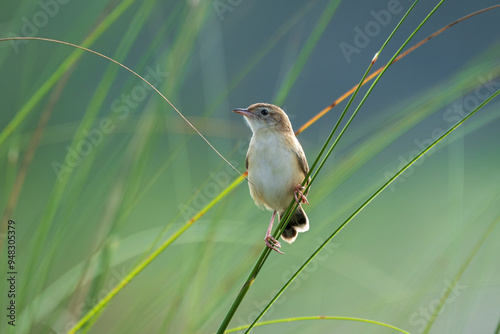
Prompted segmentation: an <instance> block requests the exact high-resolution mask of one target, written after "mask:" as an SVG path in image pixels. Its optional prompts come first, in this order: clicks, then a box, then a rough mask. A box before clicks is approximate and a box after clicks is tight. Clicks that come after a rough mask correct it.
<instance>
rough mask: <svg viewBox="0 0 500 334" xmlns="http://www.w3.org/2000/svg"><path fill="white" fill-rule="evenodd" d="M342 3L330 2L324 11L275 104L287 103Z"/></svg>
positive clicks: (331, 0) (286, 78)
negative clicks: (308, 60)
mask: <svg viewBox="0 0 500 334" xmlns="http://www.w3.org/2000/svg"><path fill="white" fill-rule="evenodd" d="M340 1H341V0H330V2H329V3H328V5H327V6H326V8H325V10H324V11H323V14H322V15H321V17H320V18H319V20H318V22H317V23H316V26H315V27H314V29H313V32H312V33H311V35H310V36H309V38H308V39H307V42H306V45H304V47H303V48H302V51H301V52H300V54H299V57H298V59H297V61H296V62H295V64H294V66H293V68H292V70H291V71H290V72H288V75H287V76H286V77H285V79H284V81H283V85H282V86H281V88H280V90H279V92H278V94H277V95H276V97H275V98H274V104H276V105H281V104H283V102H284V101H285V98H286V97H287V96H288V93H289V92H290V89H292V86H293V84H294V83H295V81H296V80H297V78H298V77H299V74H300V72H301V71H302V68H303V67H304V65H305V64H306V62H307V59H309V56H310V55H311V53H312V51H313V50H314V47H315V46H316V44H317V43H318V40H319V38H320V37H321V35H322V34H323V32H324V31H325V29H326V27H327V25H328V23H329V22H330V20H331V19H332V16H333V14H335V11H336V10H337V7H338V5H339V4H340Z"/></svg>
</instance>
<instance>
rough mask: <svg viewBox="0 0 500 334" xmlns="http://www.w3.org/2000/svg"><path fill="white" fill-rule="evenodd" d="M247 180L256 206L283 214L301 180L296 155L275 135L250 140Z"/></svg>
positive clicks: (265, 135)
mask: <svg viewBox="0 0 500 334" xmlns="http://www.w3.org/2000/svg"><path fill="white" fill-rule="evenodd" d="M248 161H249V162H248V180H249V181H250V183H249V186H250V193H251V195H252V198H253V199H254V201H255V203H256V204H257V205H259V206H264V207H265V208H267V209H269V210H272V211H274V210H276V211H282V210H285V209H286V208H287V207H288V205H289V204H290V201H291V200H292V198H293V191H294V188H295V186H296V185H297V184H299V183H301V182H302V180H303V179H304V175H303V172H302V171H301V170H300V168H299V163H298V159H297V156H296V154H295V153H294V152H293V151H292V148H291V147H289V145H286V143H285V141H284V140H283V139H282V138H280V136H279V135H276V134H274V133H267V134H261V135H257V136H255V135H254V136H253V137H252V140H251V142H250V147H249V154H248Z"/></svg>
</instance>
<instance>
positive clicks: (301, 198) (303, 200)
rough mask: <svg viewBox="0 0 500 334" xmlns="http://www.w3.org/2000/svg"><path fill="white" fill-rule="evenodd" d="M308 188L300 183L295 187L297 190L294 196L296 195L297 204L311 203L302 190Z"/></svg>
mask: <svg viewBox="0 0 500 334" xmlns="http://www.w3.org/2000/svg"><path fill="white" fill-rule="evenodd" d="M304 189H306V188H305V187H303V186H301V185H300V184H299V185H297V186H296V187H295V191H294V192H293V196H294V197H295V202H297V204H302V203H305V204H307V205H309V201H308V200H307V198H306V195H304V193H303V192H302V190H304Z"/></svg>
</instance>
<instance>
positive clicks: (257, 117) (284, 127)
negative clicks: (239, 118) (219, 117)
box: [233, 103, 292, 133]
mask: <svg viewBox="0 0 500 334" xmlns="http://www.w3.org/2000/svg"><path fill="white" fill-rule="evenodd" d="M233 112H235V113H238V114H241V115H243V116H245V121H246V122H247V124H248V125H249V126H250V128H251V129H252V132H254V133H255V132H257V131H258V130H260V129H264V128H267V129H269V130H273V131H292V125H291V124H290V120H289V119H288V116H287V114H286V113H285V112H284V111H283V110H282V109H281V108H280V107H278V106H275V105H274V104H270V103H255V104H252V105H251V106H250V107H248V108H237V109H234V110H233Z"/></svg>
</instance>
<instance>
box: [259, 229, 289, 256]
mask: <svg viewBox="0 0 500 334" xmlns="http://www.w3.org/2000/svg"><path fill="white" fill-rule="evenodd" d="M264 240H265V241H266V246H267V247H269V248H271V249H272V250H275V251H277V252H278V253H280V254H285V253H283V252H282V251H280V250H279V249H280V248H281V244H280V242H279V241H278V240H276V239H275V238H274V237H273V236H272V235H270V234H266V237H265V238H264Z"/></svg>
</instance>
